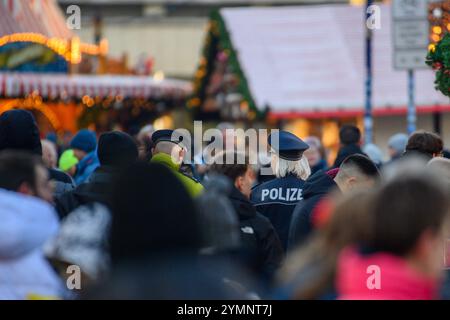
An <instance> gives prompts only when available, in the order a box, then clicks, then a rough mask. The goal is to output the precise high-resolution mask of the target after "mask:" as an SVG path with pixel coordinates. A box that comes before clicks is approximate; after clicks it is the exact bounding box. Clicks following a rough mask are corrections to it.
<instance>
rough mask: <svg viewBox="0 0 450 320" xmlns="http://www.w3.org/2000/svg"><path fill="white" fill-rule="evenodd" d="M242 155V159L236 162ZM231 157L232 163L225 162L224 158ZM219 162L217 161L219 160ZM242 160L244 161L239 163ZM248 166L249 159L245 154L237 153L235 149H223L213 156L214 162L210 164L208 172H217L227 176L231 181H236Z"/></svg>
mask: <svg viewBox="0 0 450 320" xmlns="http://www.w3.org/2000/svg"><path fill="white" fill-rule="evenodd" d="M240 157H242V158H243V160H244V161H240V162H238V159H239V158H240ZM227 158H229V159H231V158H232V159H233V163H231V164H227V163H226V161H225V160H226V159H227ZM219 159H220V160H222V161H220V162H221V163H218V162H219V161H217V160H219ZM241 162H244V163H241ZM248 168H249V159H248V157H247V156H246V155H244V154H240V153H237V152H235V151H224V152H221V153H219V154H218V155H216V156H215V158H214V163H213V164H212V165H211V166H210V168H209V172H214V173H218V174H221V175H224V176H226V177H228V178H229V179H230V180H231V181H232V182H234V181H236V179H237V178H238V177H242V176H243V175H245V173H246V172H247V170H248Z"/></svg>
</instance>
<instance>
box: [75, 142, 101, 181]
mask: <svg viewBox="0 0 450 320" xmlns="http://www.w3.org/2000/svg"><path fill="white" fill-rule="evenodd" d="M99 165H100V163H99V161H98V157H97V151H96V150H94V151H92V152H90V153H88V154H87V155H86V156H85V157H84V158H83V159H82V160H81V161H80V162H78V164H77V173H76V174H75V177H74V180H75V183H76V185H77V186H78V185H80V184H82V183H83V182H86V180H87V179H88V178H89V176H90V175H91V174H92V172H94V170H95V169H96V168H97V167H98V166H99Z"/></svg>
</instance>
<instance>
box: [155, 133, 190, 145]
mask: <svg viewBox="0 0 450 320" xmlns="http://www.w3.org/2000/svg"><path fill="white" fill-rule="evenodd" d="M173 133H174V130H170V129H163V130H157V131H155V132H153V134H152V142H153V145H156V144H157V143H158V142H161V141H169V142H173V143H176V144H178V143H180V142H181V141H182V140H183V137H181V136H179V135H174V134H173Z"/></svg>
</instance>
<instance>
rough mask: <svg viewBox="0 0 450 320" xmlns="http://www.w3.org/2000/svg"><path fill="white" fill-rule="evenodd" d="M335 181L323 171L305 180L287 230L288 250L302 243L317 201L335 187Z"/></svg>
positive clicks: (310, 228)
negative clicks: (301, 199)
mask: <svg viewBox="0 0 450 320" xmlns="http://www.w3.org/2000/svg"><path fill="white" fill-rule="evenodd" d="M336 188H337V185H336V182H334V180H333V179H332V178H331V177H330V176H329V175H328V174H327V173H326V172H325V171H322V170H320V171H317V172H316V173H315V174H314V175H312V176H310V177H309V179H308V180H306V182H305V185H304V186H303V201H300V202H299V203H298V204H297V205H296V207H295V209H294V212H293V214H292V220H291V227H290V230H289V239H288V251H291V250H293V249H295V248H296V247H297V246H299V245H300V244H302V242H304V240H305V239H306V238H307V237H308V236H309V235H310V233H311V232H312V230H313V228H312V223H311V214H312V212H313V210H314V208H315V207H316V205H317V204H318V203H319V201H320V200H321V199H322V198H323V197H324V196H326V195H327V194H329V193H330V192H331V190H332V189H336Z"/></svg>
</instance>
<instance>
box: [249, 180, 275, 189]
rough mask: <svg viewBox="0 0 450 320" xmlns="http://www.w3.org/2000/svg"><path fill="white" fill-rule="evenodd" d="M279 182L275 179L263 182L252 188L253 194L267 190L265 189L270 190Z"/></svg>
mask: <svg viewBox="0 0 450 320" xmlns="http://www.w3.org/2000/svg"><path fill="white" fill-rule="evenodd" d="M278 180H279V178H274V179H271V180H268V181H264V182H261V183H259V184H257V185H255V186H254V187H253V188H252V192H254V191H260V190H262V189H265V188H270V187H272V186H273V185H276V184H277V183H278Z"/></svg>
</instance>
